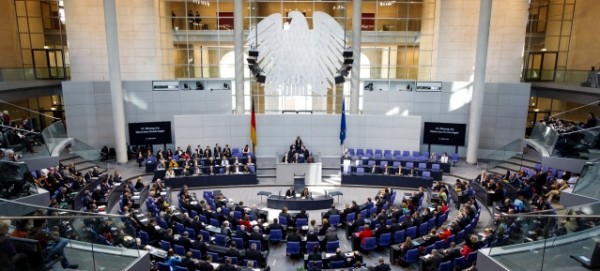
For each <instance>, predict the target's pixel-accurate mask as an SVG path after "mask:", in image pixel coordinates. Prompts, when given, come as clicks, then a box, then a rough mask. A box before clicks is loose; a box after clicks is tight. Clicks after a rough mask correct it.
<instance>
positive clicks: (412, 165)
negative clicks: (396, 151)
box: [406, 162, 415, 168]
mask: <svg viewBox="0 0 600 271" xmlns="http://www.w3.org/2000/svg"><path fill="white" fill-rule="evenodd" d="M406 167H407V168H413V167H415V165H414V164H413V162H406Z"/></svg>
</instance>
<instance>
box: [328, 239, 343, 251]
mask: <svg viewBox="0 0 600 271" xmlns="http://www.w3.org/2000/svg"><path fill="white" fill-rule="evenodd" d="M339 247H340V241H339V240H338V241H329V242H327V245H326V251H327V253H334V252H335V250H336V249H337V248H339Z"/></svg>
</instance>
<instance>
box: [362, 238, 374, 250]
mask: <svg viewBox="0 0 600 271" xmlns="http://www.w3.org/2000/svg"><path fill="white" fill-rule="evenodd" d="M376 246H377V239H376V238H375V237H367V238H365V244H364V245H363V249H374V248H375V247H376Z"/></svg>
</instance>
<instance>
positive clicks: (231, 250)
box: [225, 243, 240, 260]
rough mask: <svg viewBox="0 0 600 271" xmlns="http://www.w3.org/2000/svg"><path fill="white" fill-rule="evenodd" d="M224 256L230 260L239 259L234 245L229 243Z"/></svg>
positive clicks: (238, 253) (238, 252)
mask: <svg viewBox="0 0 600 271" xmlns="http://www.w3.org/2000/svg"><path fill="white" fill-rule="evenodd" d="M225 256H226V257H230V258H237V259H238V260H239V258H240V251H239V250H238V249H237V248H236V246H235V243H231V245H230V246H229V248H227V250H226V251H225Z"/></svg>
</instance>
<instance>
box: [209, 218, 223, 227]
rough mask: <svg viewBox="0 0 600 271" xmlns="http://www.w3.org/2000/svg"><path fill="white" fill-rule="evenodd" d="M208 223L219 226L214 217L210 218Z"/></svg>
mask: <svg viewBox="0 0 600 271" xmlns="http://www.w3.org/2000/svg"><path fill="white" fill-rule="evenodd" d="M210 225H213V226H215V227H221V222H219V220H218V219H216V218H211V219H210Z"/></svg>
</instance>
